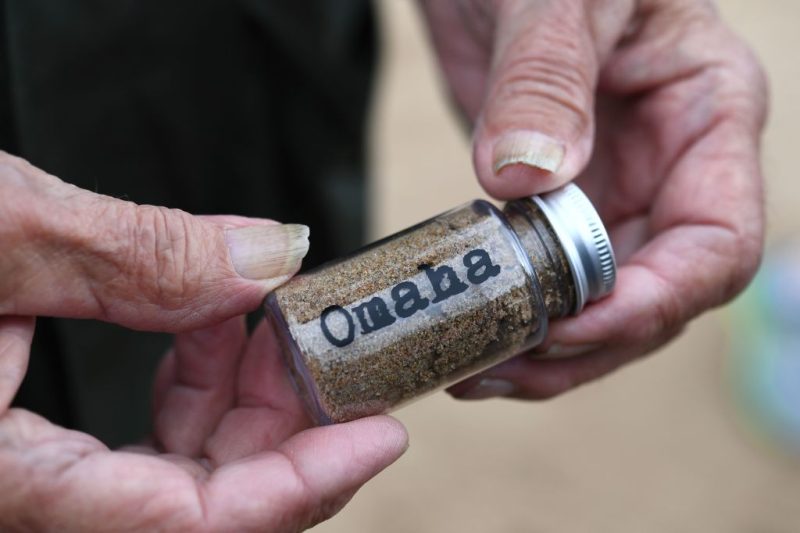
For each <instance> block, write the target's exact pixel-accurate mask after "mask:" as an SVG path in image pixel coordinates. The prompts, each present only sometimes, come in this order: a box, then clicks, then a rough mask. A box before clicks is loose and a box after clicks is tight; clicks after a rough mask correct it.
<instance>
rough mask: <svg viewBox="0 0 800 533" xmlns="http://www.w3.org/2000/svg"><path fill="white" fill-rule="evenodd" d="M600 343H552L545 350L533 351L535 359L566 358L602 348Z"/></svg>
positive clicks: (532, 355)
mask: <svg viewBox="0 0 800 533" xmlns="http://www.w3.org/2000/svg"><path fill="white" fill-rule="evenodd" d="M600 346H601V345H600V344H566V345H565V344H551V345H550V346H549V347H548V348H547V350H545V351H543V352H533V353H532V354H531V357H533V358H534V359H564V358H567V357H577V356H579V355H584V354H587V353H589V352H591V351H594V350H597V349H599V348H600Z"/></svg>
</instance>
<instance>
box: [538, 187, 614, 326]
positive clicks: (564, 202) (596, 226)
mask: <svg viewBox="0 0 800 533" xmlns="http://www.w3.org/2000/svg"><path fill="white" fill-rule="evenodd" d="M532 199H533V201H534V202H535V203H536V205H537V206H539V209H541V210H542V212H543V213H544V214H545V216H546V217H547V219H548V220H549V221H550V224H551V225H552V226H553V230H554V231H555V233H556V236H557V237H558V240H559V241H560V243H561V246H562V248H563V249H564V252H565V254H566V256H567V260H568V261H569V266H570V269H571V270H572V276H573V277H574V279H575V292H576V301H575V309H574V311H573V313H578V312H580V310H581V309H583V307H584V306H585V305H586V303H587V302H592V301H595V300H599V299H600V298H602V297H603V296H606V295H607V294H609V293H610V292H611V290H612V289H613V288H614V283H615V281H616V279H617V265H616V262H615V260H614V251H613V250H612V249H611V240H610V239H609V238H608V233H606V229H605V227H604V226H603V221H602V220H600V215H598V214H597V211H596V210H595V208H594V206H593V205H592V202H591V201H590V200H589V198H588V197H587V196H586V195H585V194H584V193H583V191H581V190H580V188H579V187H578V186H577V185H575V184H572V183H568V184H567V185H565V186H564V187H561V188H560V189H557V190H555V191H552V192H548V193H545V194H542V195H540V196H534V197H533V198H532Z"/></svg>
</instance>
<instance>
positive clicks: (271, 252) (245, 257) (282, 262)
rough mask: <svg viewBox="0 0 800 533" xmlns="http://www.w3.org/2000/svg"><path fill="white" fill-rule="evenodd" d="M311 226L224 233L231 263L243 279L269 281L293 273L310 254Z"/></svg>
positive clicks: (248, 228) (275, 226)
mask: <svg viewBox="0 0 800 533" xmlns="http://www.w3.org/2000/svg"><path fill="white" fill-rule="evenodd" d="M308 234H309V229H308V226H303V225H302V224H268V225H256V226H246V227H243V228H232V229H229V230H227V231H226V232H225V240H226V241H227V243H228V249H229V250H230V254H231V261H232V262H233V266H234V268H235V269H236V272H238V273H239V275H240V276H242V277H243V278H247V279H253V280H266V279H272V278H277V277H280V276H286V275H289V274H293V273H294V272H295V271H297V269H298V268H300V262H301V261H302V260H303V257H305V255H306V253H307V252H308Z"/></svg>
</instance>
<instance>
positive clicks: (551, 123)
mask: <svg viewBox="0 0 800 533" xmlns="http://www.w3.org/2000/svg"><path fill="white" fill-rule="evenodd" d="M499 5H500V7H499V9H500V11H499V13H498V17H497V27H496V31H495V45H494V52H493V54H494V55H493V59H492V66H491V73H490V76H489V81H488V88H487V91H486V99H485V102H484V107H483V110H482V113H481V115H480V116H479V118H478V121H477V123H476V129H475V134H474V139H473V160H474V164H475V170H476V172H477V175H478V179H479V180H480V182H481V185H482V186H483V187H484V188H485V189H486V191H487V192H489V193H490V194H491V195H493V196H495V197H498V198H513V197H520V196H525V195H530V194H535V193H539V192H544V191H547V190H551V189H554V188H556V187H559V186H560V185H563V184H564V183H566V182H567V181H569V180H571V179H573V178H574V177H575V176H576V175H577V174H578V173H579V172H580V171H581V170H582V169H583V167H584V166H585V165H586V163H587V161H588V159H589V156H590V153H591V149H592V142H593V135H594V119H593V115H594V112H593V107H594V91H595V85H596V81H597V69H598V67H597V54H596V51H595V45H594V41H593V36H592V34H593V32H592V30H591V24H590V20H589V15H588V14H587V13H586V9H585V8H584V2H582V1H577V0H567V1H561V2H520V1H507V2H500V3H499Z"/></svg>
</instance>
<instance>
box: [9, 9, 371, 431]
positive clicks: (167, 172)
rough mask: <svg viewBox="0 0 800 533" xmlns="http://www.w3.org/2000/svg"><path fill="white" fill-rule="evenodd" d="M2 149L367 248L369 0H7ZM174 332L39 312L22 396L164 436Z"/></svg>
mask: <svg viewBox="0 0 800 533" xmlns="http://www.w3.org/2000/svg"><path fill="white" fill-rule="evenodd" d="M0 5H1V6H2V10H0V16H1V17H2V19H0V32H2V33H1V34H0V38H1V39H0V148H2V149H4V150H7V151H9V152H11V153H15V154H18V155H20V156H22V157H24V158H26V159H28V160H29V161H31V162H32V163H33V164H35V165H36V166H38V167H40V168H43V169H44V170H46V171H48V172H50V173H52V174H55V175H57V176H59V177H60V178H62V179H64V180H66V181H69V182H72V183H74V184H76V185H78V186H80V187H84V188H87V189H91V190H94V191H97V192H100V193H103V194H108V195H111V196H115V197H119V198H124V199H129V200H132V201H135V202H137V203H149V204H157V205H166V206H170V207H177V208H181V209H184V210H187V211H189V212H192V213H236V214H241V215H248V216H259V217H270V218H275V219H278V220H281V221H284V222H300V223H304V224H308V225H309V226H311V228H312V247H311V251H310V254H309V258H308V260H307V262H306V265H307V266H309V265H313V264H316V263H319V262H320V261H322V260H325V259H327V258H330V257H333V256H335V255H339V254H341V253H343V252H345V251H348V250H351V249H353V248H355V247H356V246H358V245H359V244H360V243H361V241H362V237H363V233H362V228H363V217H364V187H363V184H364V172H365V170H364V155H363V145H364V124H365V116H366V112H367V104H368V97H369V92H370V81H371V74H372V70H373V64H374V59H375V55H376V54H375V52H376V46H375V37H374V22H373V17H372V12H371V9H370V6H369V5H368V3H367V2H366V0H303V1H302V2H297V1H292V0H192V1H189V0H186V1H182V0H114V1H108V0H69V1H64V0H0ZM168 344H169V337H168V336H166V335H158V334H143V333H133V332H129V331H125V330H124V329H122V328H118V327H115V326H111V325H108V324H101V323H94V322H88V321H67V320H52V319H40V321H39V323H38V327H37V334H36V338H35V342H34V353H33V355H32V361H31V368H30V372H29V374H28V376H27V378H26V381H25V383H24V385H23V387H22V390H21V392H20V394H19V395H18V397H17V400H16V402H17V404H19V405H22V406H26V407H29V408H32V409H34V410H36V411H37V412H39V413H41V414H43V415H44V416H46V417H48V418H49V419H51V420H53V421H54V422H57V423H60V424H64V425H66V426H68V427H75V428H78V429H82V430H85V431H88V432H90V433H92V434H94V435H96V436H98V437H99V438H101V439H102V440H104V441H106V442H107V443H109V444H111V445H116V444H119V443H122V442H126V441H130V440H131V439H135V438H139V437H140V436H141V435H142V434H144V432H145V431H146V430H147V428H148V414H147V411H148V402H149V391H150V381H151V379H152V372H153V368H154V366H155V364H156V361H157V360H158V358H159V357H160V355H161V354H162V353H163V351H164V350H165V349H166V348H167V346H168Z"/></svg>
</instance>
